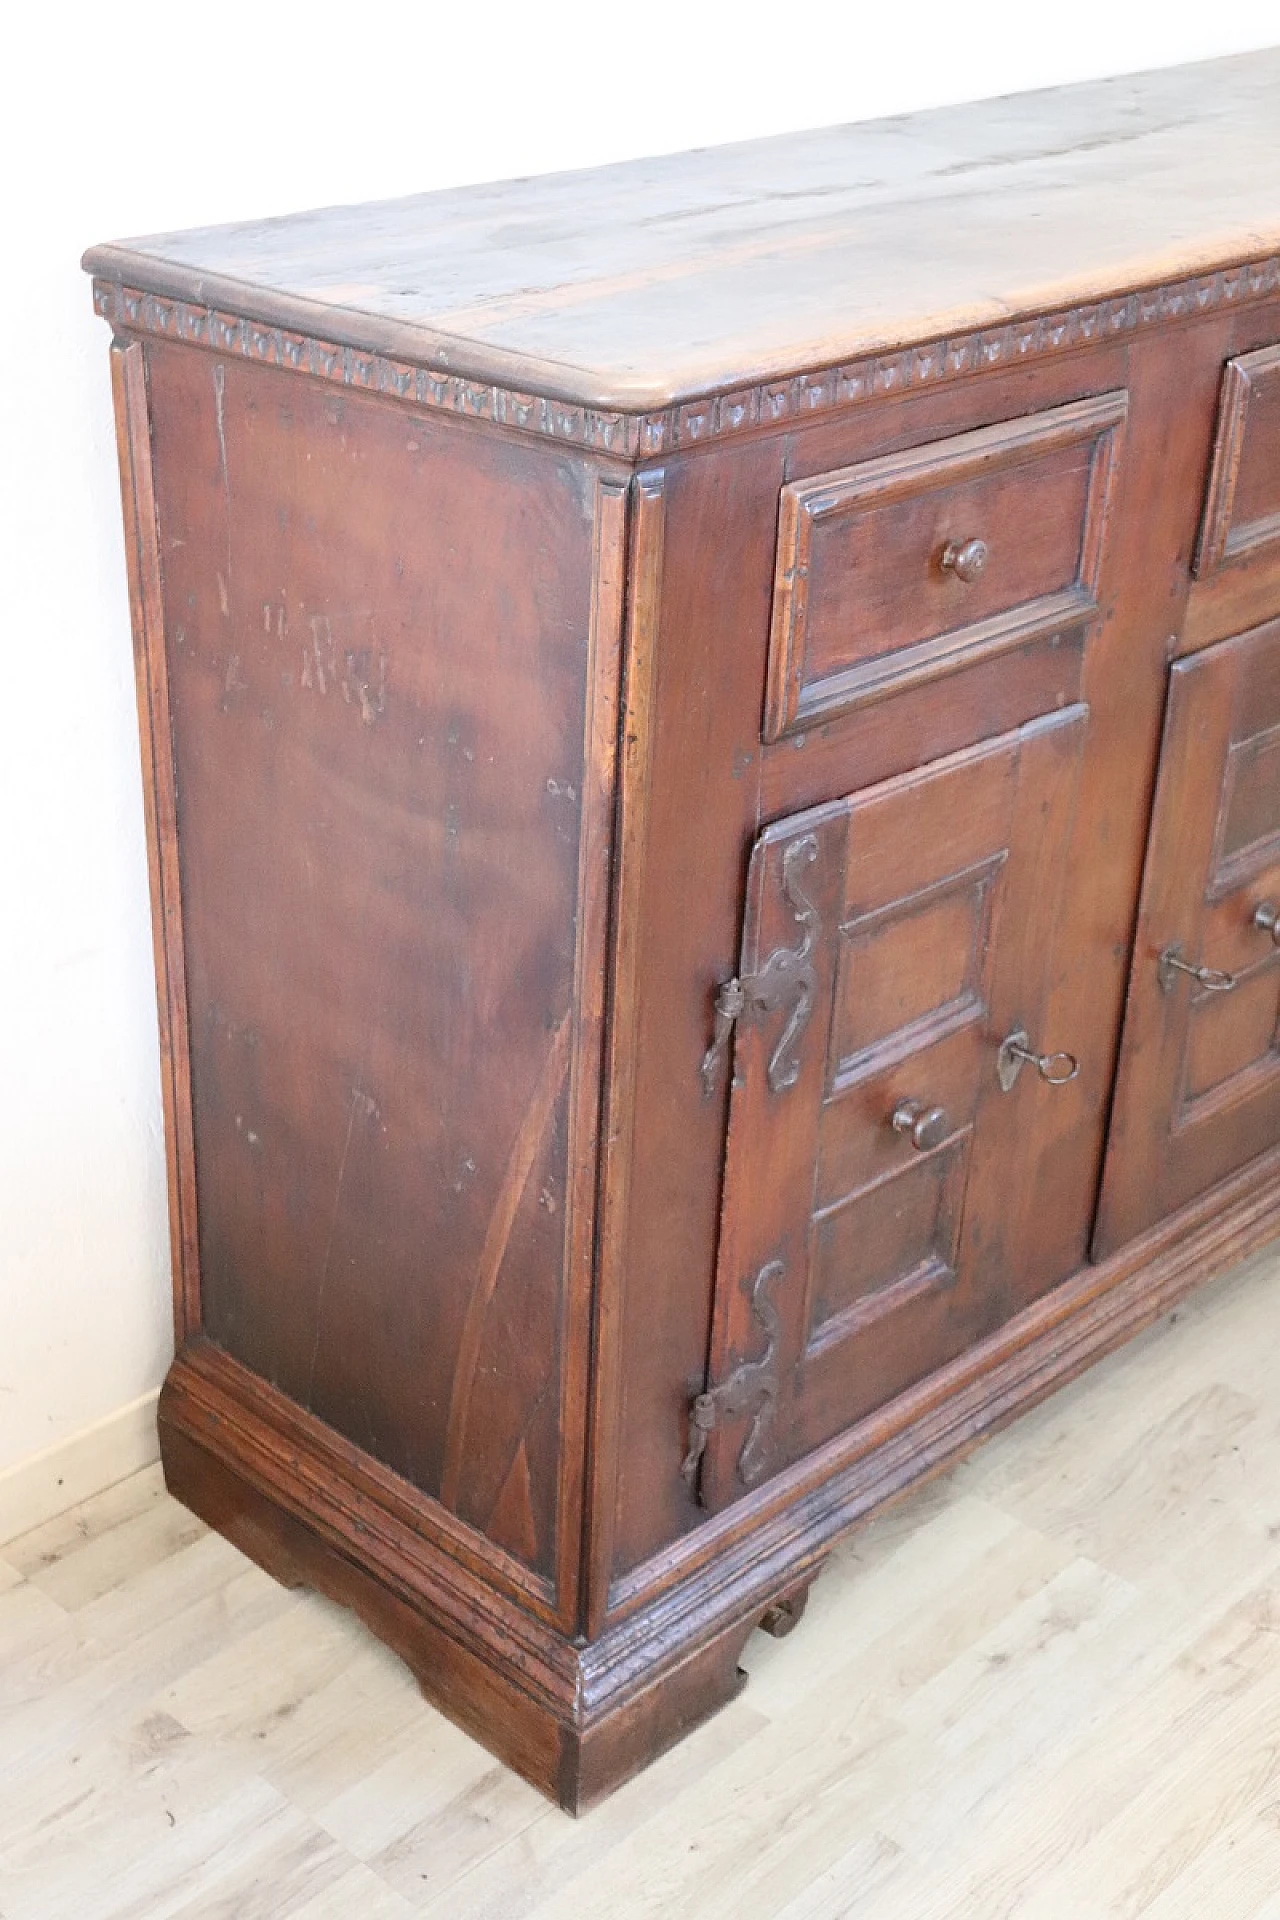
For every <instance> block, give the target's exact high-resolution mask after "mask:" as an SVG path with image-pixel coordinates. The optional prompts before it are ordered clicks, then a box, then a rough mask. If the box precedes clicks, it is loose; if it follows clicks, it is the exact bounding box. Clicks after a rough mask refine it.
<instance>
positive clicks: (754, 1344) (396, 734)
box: [86, 52, 1280, 1809]
mask: <svg viewBox="0 0 1280 1920" xmlns="http://www.w3.org/2000/svg"><path fill="white" fill-rule="evenodd" d="M86 266H87V267H88V268H89V270H90V271H91V272H92V273H93V274H94V276H95V298H96V301H97V304H98V309H99V311H100V312H101V313H102V314H103V315H104V316H105V317H106V318H107V319H108V320H109V321H110V323H111V327H112V329H113V333H114V343H113V346H112V353H111V358H112V370H113V378H114V382H115V393H116V401H117V409H118V421H119V448H120V469H121V477H122V483H123V493H124V506H125V518H126V528H127V549H128V560H129V570H130V589H131V596H132V606H133V624H134V633H135V636H136V642H137V661H138V685H139V711H140V716H141V734H142V747H143V755H144V760H145V765H146V775H147V779H146V793H147V809H148V823H149V835H150V857H151V882H152V893H153V899H154V905H155V930H156V945H155V952H156V971H157V978H158V988H159V1003H160V1018H161V1031H162V1038H163V1077H164V1096H165V1114H166V1123H167V1132H168V1150H169V1172H170V1189H169V1190H170V1206H171V1216H172V1233H173V1256H174V1274H175V1291H174V1298H175V1314H176V1332H177V1357H176V1359H175V1361H174V1364H173V1368H172V1370H171V1372H170V1374H169V1376H168V1380H167V1382H166V1385H165V1388H164V1392H163V1395H162V1399H161V1410H160V1423H161V1437H162V1445H163V1453H164V1463H165V1471H166V1475H167V1478H168V1482H169V1485H170V1486H171V1488H172V1489H173V1490H174V1492H175V1493H177V1495H178V1496H179V1497H180V1498H181V1499H183V1500H185V1501H186V1502H187V1503H188V1504H189V1505H190V1506H192V1507H193V1508H194V1509H195V1510H196V1511H197V1512H198V1513H200V1514H202V1515H204V1516H205V1518H206V1519H208V1520H209V1521H210V1522H211V1523H212V1524H213V1525H214V1526H216V1527H219V1528H221V1529H222V1530H223V1531H224V1532H225V1533H226V1534H228V1535H229V1536H230V1537H231V1538H232V1539H233V1540H235V1541H236V1542H238V1543H239V1544H240V1545H241V1546H242V1547H243V1548H244V1549H245V1550H246V1551H247V1552H249V1553H250V1554H252V1555H254V1556H255V1557H256V1558H257V1559H258V1560H260V1561H261V1562H262V1564H263V1565H265V1566H267V1567H268V1568H270V1569H271V1570H272V1571H273V1572H274V1573H276V1574H278V1575H279V1576H280V1577H281V1578H282V1579H286V1580H290V1581H302V1582H309V1583H311V1584H313V1585H315V1586H316V1587H318V1588H320V1589H321V1590H322V1591H324V1592H325V1593H328V1594H331V1595H334V1596H336V1597H337V1598H338V1599H340V1600H342V1601H344V1602H346V1603H347V1604H349V1605H350V1606H352V1607H354V1608H356V1609H357V1610H358V1611H359V1612H360V1613H361V1614H362V1615H363V1616H364V1618H365V1619H366V1620H367V1621H368V1623H369V1625H370V1626H371V1627H372V1629H373V1630H374V1632H375V1633H377V1634H379V1635H381V1636H382V1637H383V1638H384V1639H385V1640H386V1641H387V1642H388V1643H389V1644H390V1645H391V1646H393V1647H394V1648H396V1650H397V1651H398V1652H399V1653H400V1654H401V1655H403V1657H404V1658H405V1659H406V1660H407V1661H408V1662H409V1664H410V1665H411V1666H412V1668H413V1670H414V1672H415V1673H416V1674H417V1675H418V1676H419V1678H420V1679H421V1682H422V1685H423V1688H424V1690H425V1691H426V1693H427V1694H428V1696H429V1697H430V1698H431V1699H432V1700H433V1701H434V1702H436V1703H437V1704H438V1705H439V1706H440V1707H441V1708H442V1709H443V1710H444V1711H445V1712H446V1713H448V1714H451V1715H452V1716H454V1717H455V1718H456V1719H457V1720H459V1721H460V1722H461V1723H462V1724H463V1725H464V1726H466V1727H468V1728H470V1729H471V1730H472V1731H473V1732H474V1733H475V1734H476V1735H477V1737H478V1738H480V1739H481V1740H484V1741H485V1742H487V1743H488V1744H489V1745H490V1746H491V1747H492V1749H493V1750H494V1751H495V1752H496V1753H497V1754H499V1755H501V1756H502V1758H503V1759H504V1760H506V1761H507V1762H508V1763H509V1764H510V1765H511V1766H513V1767H515V1768H518V1769H519V1770H520V1771H521V1772H522V1773H523V1774H525V1775H526V1776H527V1777H528V1778H529V1779H530V1780H532V1781H534V1782H535V1783H536V1784H537V1785H538V1786H540V1787H542V1788H543V1789H545V1790H546V1791H547V1792H549V1793H551V1794H553V1795H556V1796H558V1798H559V1799H560V1800H561V1802H562V1803H563V1804H564V1805H565V1806H567V1807H570V1808H574V1809H576V1808H578V1807H581V1806H583V1805H586V1804H587V1803H588V1802H590V1801H591V1800H593V1799H596V1798H598V1797H599V1796H601V1795H602V1794H604V1793H606V1792H607V1791H608V1790H609V1789H610V1788H611V1787H613V1786H614V1785H616V1784H617V1783H618V1782H619V1781H620V1780H622V1779H624V1778H625V1777H626V1776H627V1775H628V1774H629V1773H631V1772H633V1771H634V1770H635V1769H636V1768H638V1767H640V1766H641V1765H643V1764H644V1763H645V1762H646V1761H647V1760H648V1759H650V1758H651V1757H652V1756H653V1755H654V1754H655V1753H657V1752H658V1751H660V1750H661V1749H662V1748H663V1747H664V1746H666V1745H668V1744H670V1743H671V1742H672V1741H674V1740H675V1739H677V1738H678V1737H679V1736H680V1735H681V1734H682V1733H683V1732H684V1731H685V1730H686V1729H687V1728H688V1727H689V1726H691V1725H692V1724H693V1723H695V1722H696V1721H698V1720H699V1719H700V1718H701V1717H703V1716H704V1715H706V1714H707V1713H709V1712H710V1711H712V1710H713V1709H714V1708H715V1707H717V1706H718V1705H720V1704H721V1703H722V1702H723V1701H725V1700H726V1699H727V1698H729V1697H730V1696H731V1695H732V1694H733V1693H734V1692H735V1691H736V1690H737V1689H738V1687H739V1686H740V1685H741V1684H742V1676H741V1674H740V1672H739V1669H738V1664H737V1660H738V1655H739V1653H740V1651H741V1648H742V1646H743V1643H744V1641H745V1640H746V1637H747V1635H748V1634H749V1633H750V1632H751V1631H752V1630H753V1629H754V1628H755V1627H757V1626H760V1625H763V1626H765V1627H767V1628H769V1629H770V1630H772V1631H774V1632H784V1631H786V1630H787V1629H788V1628H790V1627H791V1626H792V1625H793V1624H794V1623H795V1621H796V1620H797V1618H798V1617H799V1615H800V1612H801V1610H802V1607H803V1601H804V1595H805V1593H806V1591H807V1587H808V1584H809V1583H810V1582H811V1581H812V1579H813V1577H814V1575H815V1574H816V1572H817V1571H818V1569H819V1568H820V1566H821V1564H822V1560H823V1557H824V1555H826V1554H827V1553H828V1552H829V1550H830V1549H831V1547H832V1545H833V1543H834V1542H835V1541H836V1540H837V1539H838V1538H839V1537H840V1536H841V1535H842V1534H843V1533H844V1532H846V1531H847V1530H848V1529H849V1528H850V1527H852V1526H853V1525H854V1524H855V1523H856V1522H857V1521H859V1520H860V1519H861V1518H862V1517H863V1516H865V1515H866V1514H868V1513H869V1512H871V1511H872V1510H873V1509H874V1508H876V1507H877V1506H878V1505H879V1504H880V1503H882V1502H883V1501H885V1500H886V1499H888V1498H890V1497H891V1496H893V1495H895V1494H897V1493H899V1492H900V1491H901V1490H902V1489H904V1488H905V1487H908V1486H910V1485H911V1484H913V1483H914V1482H916V1481H917V1480H919V1479H920V1478H921V1477H922V1476H923V1475H926V1474H928V1473H930V1472H933V1471H935V1470H937V1469H939V1468H941V1467H943V1466H945V1465H946V1464H947V1463H948V1462H950V1461H953V1460H955V1459H956V1458H957V1457H958V1456H959V1455H960V1454H961V1453H962V1452H963V1451H964V1450H965V1449H966V1448H968V1447H970V1446H971V1445H972V1444H973V1443H974V1442H975V1441H976V1440H977V1439H978V1438H979V1437H980V1436H981V1435H982V1434H983V1433H984V1432H986V1431H988V1430H990V1429H991V1428H992V1427H993V1426H995V1425H996V1424H997V1423H999V1422H1001V1421H1004V1420H1007V1419H1008V1418H1009V1417H1010V1416H1011V1415H1012V1414H1014V1413H1015V1412H1017V1410H1018V1409H1019V1408H1021V1407H1023V1406H1025V1405H1027V1404H1029V1403H1030V1402H1032V1401H1034V1400H1036V1399H1037V1398H1039V1397H1040V1396H1042V1395H1044V1394H1045V1393H1047V1392H1048V1391H1050V1390H1051V1389H1052V1388H1053V1387H1054V1386H1055V1385H1057V1384H1058V1383H1059V1382H1061V1381H1063V1380H1065V1379H1067V1378H1069V1377H1070V1376H1071V1375H1073V1374H1074V1373H1076V1372H1077V1371H1078V1370H1079V1369H1080V1368H1081V1367H1083V1366H1085V1365H1086V1364H1087V1363H1088V1362H1089V1361H1090V1360H1091V1359H1092V1358H1094V1357H1095V1356H1096V1355H1098V1354H1100V1353H1102V1352H1104V1351H1105V1350H1107V1349H1108V1348H1110V1347H1112V1346H1114V1345H1115V1344H1116V1343H1117V1342H1119V1341H1121V1340H1123V1339H1124V1338H1126V1337H1127V1336H1128V1335H1129V1334H1130V1333H1132V1332H1133V1331H1134V1330H1135V1329H1136V1328H1138V1327H1140V1326H1142V1325H1143V1324H1145V1323H1147V1322H1149V1321H1150V1320H1152V1319H1153V1318H1154V1317H1155V1316H1157V1315H1159V1314H1161V1313H1163V1312H1164V1311H1165V1310H1166V1309H1167V1308H1168V1307H1169V1306H1170V1305H1171V1304H1172V1303H1173V1302H1174V1301H1175V1300H1176V1299H1177V1298H1178V1297H1179V1296H1180V1295H1181V1294H1182V1293H1183V1292H1184V1291H1185V1290H1186V1289H1187V1288H1189V1287H1191V1286H1193V1285H1194V1284H1196V1283H1197V1282H1199V1281H1201V1280H1203V1279H1204V1278H1205V1277H1206V1276H1207V1275H1209V1274H1210V1273H1212V1272H1214V1271H1216V1270H1218V1269H1220V1268H1222V1267H1223V1266H1224V1265H1226V1264H1227V1263H1228V1262H1230V1261H1233V1260H1234V1259H1236V1258H1237V1257H1238V1256H1240V1255H1242V1254H1244V1253H1246V1252H1247V1251H1249V1250H1251V1249H1252V1248H1254V1247H1256V1246H1258V1245H1260V1244H1261V1243H1262V1242H1263V1241H1265V1240H1266V1239H1267V1238H1268V1237H1270V1236H1272V1235H1274V1234H1276V1233H1277V1232H1280V1053H1278V1051H1277V1017H1278V1014H1280V951H1278V949H1277V940H1278V938H1280V932H1278V927H1280V918H1278V916H1280V52H1270V53H1260V54H1252V55H1247V56H1244V57H1240V58H1236V59H1232V60H1227V61H1220V62H1214V63H1211V64H1207V65H1203V66H1199V67H1191V68H1182V69H1177V70H1173V71H1168V72H1163V73H1157V74H1151V75H1145V76H1139V77H1137V78H1130V79H1125V80H1117V81H1109V82H1106V83H1102V84H1098V85H1090V86H1086V87H1078V88H1070V89H1064V90H1060V91H1055V92H1051V93H1046V94H1039V95H1031V96H1027V97H1025V98H1016V99H1011V100H1004V101H997V102H992V103H985V104H982V105H979V106H973V107H964V108H956V109H949V110H946V111H943V112H938V113H930V114H922V115H918V116H913V117H910V118H906V119H898V120H894V121H886V122H884V123H882V124H874V125H867V126H855V127H845V128H837V129H833V130H827V131H823V132H817V133H806V134H798V135H794V136H789V137H787V138H784V139H779V140H770V141H760V142H755V143H751V144H747V145H742V146H738V147H732V148H726V149H722V150H719V151H710V152H702V153H697V154H688V155H682V156H676V157H674V158H668V159H663V160H658V161H652V162H646V163H636V164H629V165H624V166H618V167H611V168H605V169H602V170H599V171H596V172H590V173H582V174H569V175H563V176H558V177H555V178H551V179H546V180H533V181H520V182H513V183H510V184H507V185H503V186H491V187H477V188H474V189H468V190H465V191H460V192H451V193H444V194H433V195H427V196H423V197H420V198H417V199H408V200H403V201H396V202H391V203H387V204H383V205H377V206H365V207H356V208H338V209H333V210H331V211H329V212H326V213H323V214H308V215H300V216H297V217H296V218H289V219H283V220H277V221H266V222H262V223H259V224H256V225H245V226H239V227H226V228H220V229H213V230H208V231H204V232H198V233H188V234H178V235H168V236H160V237H155V238H151V239H147V240H140V241H136V242H131V243H127V244H123V245H114V246H106V247H99V248H95V249H94V250H93V251H91V252H90V254H89V255H87V256H86ZM796 1657H802V1656H800V1655H797V1656H796Z"/></svg>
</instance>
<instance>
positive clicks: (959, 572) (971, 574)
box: [938, 540, 990, 581]
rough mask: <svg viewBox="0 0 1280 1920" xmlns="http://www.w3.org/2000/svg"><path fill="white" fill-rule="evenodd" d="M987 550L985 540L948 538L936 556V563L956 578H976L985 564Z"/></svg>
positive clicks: (987, 555) (966, 579)
mask: <svg viewBox="0 0 1280 1920" xmlns="http://www.w3.org/2000/svg"><path fill="white" fill-rule="evenodd" d="M989 551H990V550H989V548H988V546H987V543H986V541H985V540H963V541H961V540H948V542H947V544H946V546H945V547H944V548H943V549H942V552H941V554H940V555H939V556H938V565H939V566H940V567H941V568H942V571H943V572H944V573H954V575H955V577H956V579H957V580H964V581H969V580H976V579H977V577H978V575H979V574H980V573H981V572H982V569H983V568H984V567H985V566H986V564H987V559H988V557H989Z"/></svg>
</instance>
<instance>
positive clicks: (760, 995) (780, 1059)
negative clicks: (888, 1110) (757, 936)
mask: <svg viewBox="0 0 1280 1920" xmlns="http://www.w3.org/2000/svg"><path fill="white" fill-rule="evenodd" d="M817 857H818V842H817V839H816V837H815V836H814V835H813V834H811V833H806V834H805V835H804V837H803V839H800V840H793V841H792V843H791V845H790V846H789V847H788V848H787V850H786V852H785V853H784V854H783V856H782V891H783V893H784V894H785V896H786V899H787V904H788V905H789V906H790V908H791V911H792V915H793V917H794V919H795V922H796V925H797V926H798V927H799V928H800V929H801V940H800V945H799V946H798V947H778V948H777V949H776V951H775V952H773V953H771V954H770V955H769V958H768V959H767V960H766V961H765V963H764V965H763V966H762V967H761V968H760V969H759V970H758V971H757V972H756V973H746V974H743V975H742V977H741V978H740V979H738V978H735V979H733V980H726V981H725V983H724V985H723V986H722V987H721V989H720V991H719V993H718V994H717V995H716V1003H715V1029H714V1031H713V1033H712V1037H711V1045H710V1046H709V1047H708V1048H707V1051H706V1052H705V1053H704V1054H703V1056H702V1067H701V1073H702V1093H703V1098H704V1099H707V1100H710V1099H711V1098H712V1096H713V1095H714V1093H715V1090H716V1088H717V1087H718V1086H719V1084H720V1070H721V1067H722V1066H723V1064H724V1060H725V1058H726V1056H727V1054H728V1051H729V1040H730V1037H731V1035H732V1033H733V1030H734V1028H735V1026H736V1025H737V1024H738V1022H739V1021H740V1020H744V1019H760V1018H761V1017H762V1016H764V1015H766V1014H770V1013H777V1012H778V1011H779V1010H780V1009H781V1008H783V1007H787V1008H788V1009H789V1012H788V1017H787V1021H786V1024H785V1026H784V1027H783V1029H782V1032H781V1033H780V1034H779V1036H778V1040H777V1043H776V1045H775V1046H774V1049H773V1052H772V1053H771V1054H770V1055H769V1065H768V1068H767V1070H766V1077H767V1079H768V1082H769V1091H770V1093H782V1092H784V1091H785V1090H786V1088H787V1087H793V1086H794V1085H795V1083H796V1081H797V1080H798V1079H799V1078H800V1057H799V1051H798V1049H799V1044H800V1037H801V1035H802V1034H803V1033H804V1030H805V1028H806V1027H807V1026H808V1024H809V1018H810V1015H811V1014H812V1012H813V999H814V993H815V991H816V986H817V979H816V975H815V973H814V968H813V951H814V948H815V947H816V946H817V944H818V940H819V938H820V936H821V933H822V920H821V916H820V915H819V913H818V909H817V908H816V907H815V906H814V904H813V902H812V900H810V898H809V896H808V894H807V893H806V892H805V891H804V888H803V887H802V886H801V884H800V867H801V865H802V864H803V865H804V866H812V864H813V862H814V861H815V860H816V859H817Z"/></svg>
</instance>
